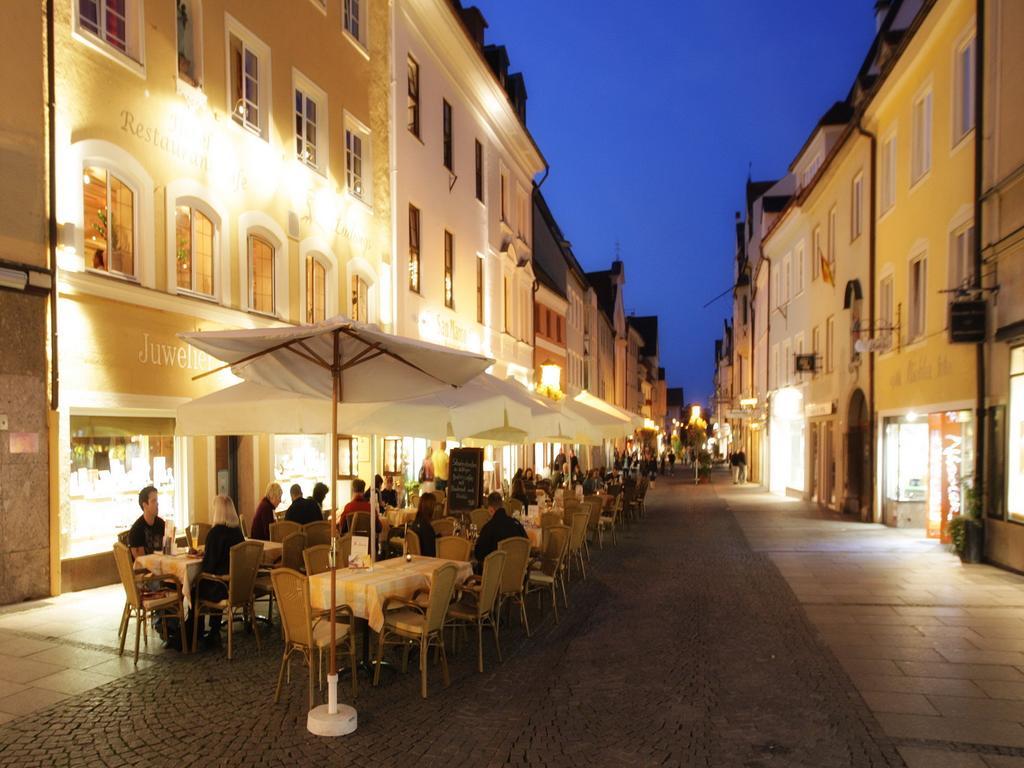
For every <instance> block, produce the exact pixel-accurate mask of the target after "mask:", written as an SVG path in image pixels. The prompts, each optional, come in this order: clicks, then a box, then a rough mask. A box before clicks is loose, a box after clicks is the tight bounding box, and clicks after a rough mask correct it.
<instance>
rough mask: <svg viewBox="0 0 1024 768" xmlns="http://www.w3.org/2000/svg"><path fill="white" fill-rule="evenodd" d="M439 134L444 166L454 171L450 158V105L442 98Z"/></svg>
mask: <svg viewBox="0 0 1024 768" xmlns="http://www.w3.org/2000/svg"><path fill="white" fill-rule="evenodd" d="M441 135H442V139H441V147H442V151H443V161H444V167H445V168H447V169H448V170H449V171H453V172H454V170H455V160H454V159H453V158H452V105H451V104H449V103H448V102H447V101H444V100H443V99H442V101H441Z"/></svg>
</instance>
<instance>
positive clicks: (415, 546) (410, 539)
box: [405, 531, 422, 555]
mask: <svg viewBox="0 0 1024 768" xmlns="http://www.w3.org/2000/svg"><path fill="white" fill-rule="evenodd" d="M421 551H422V550H420V535H419V534H418V533H416V531H406V532H405V554H407V555H419V554H420V552H421Z"/></svg>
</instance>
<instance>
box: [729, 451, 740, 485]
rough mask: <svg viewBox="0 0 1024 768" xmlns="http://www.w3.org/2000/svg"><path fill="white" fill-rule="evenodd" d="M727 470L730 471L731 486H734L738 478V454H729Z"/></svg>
mask: <svg viewBox="0 0 1024 768" xmlns="http://www.w3.org/2000/svg"><path fill="white" fill-rule="evenodd" d="M729 469H730V470H731V471H732V484H733V485H736V483H737V482H738V481H739V478H740V454H739V451H733V452H732V453H730V454H729Z"/></svg>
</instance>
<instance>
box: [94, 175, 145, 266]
mask: <svg viewBox="0 0 1024 768" xmlns="http://www.w3.org/2000/svg"><path fill="white" fill-rule="evenodd" d="M82 184H83V189H82V198H83V201H84V212H83V213H84V217H83V221H84V224H85V263H86V266H88V267H90V268H92V269H97V270H100V271H103V272H111V273H115V274H120V275H128V276H134V275H135V195H134V193H133V192H132V190H131V188H130V187H129V186H128V185H127V184H126V183H125V182H124V181H122V180H121V179H119V178H118V177H117V176H115V175H114V174H113V173H111V172H110V171H107V170H106V169H105V168H100V167H88V168H86V169H85V171H84V173H83V174H82Z"/></svg>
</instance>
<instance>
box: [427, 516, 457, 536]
mask: <svg viewBox="0 0 1024 768" xmlns="http://www.w3.org/2000/svg"><path fill="white" fill-rule="evenodd" d="M456 522H457V521H456V519H455V518H454V517H442V518H441V519H440V520H433V521H431V523H430V525H431V527H432V528H433V529H434V533H436V534H437V535H438V536H454V535H455V523H456Z"/></svg>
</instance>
